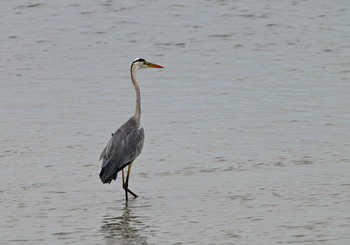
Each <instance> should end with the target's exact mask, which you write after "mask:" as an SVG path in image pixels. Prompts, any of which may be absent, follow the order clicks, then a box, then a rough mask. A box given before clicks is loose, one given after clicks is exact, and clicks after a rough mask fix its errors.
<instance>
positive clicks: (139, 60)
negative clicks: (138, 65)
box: [133, 58, 146, 63]
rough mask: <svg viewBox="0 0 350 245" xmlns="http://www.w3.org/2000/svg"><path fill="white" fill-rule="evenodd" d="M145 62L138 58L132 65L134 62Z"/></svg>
mask: <svg viewBox="0 0 350 245" xmlns="http://www.w3.org/2000/svg"><path fill="white" fill-rule="evenodd" d="M145 61H146V60H145V59H143V58H138V59H136V60H134V62H133V63H135V62H145Z"/></svg>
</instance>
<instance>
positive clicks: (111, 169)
mask: <svg viewBox="0 0 350 245" xmlns="http://www.w3.org/2000/svg"><path fill="white" fill-rule="evenodd" d="M128 122H129V121H128ZM128 122H127V123H126V124H124V125H123V126H122V127H121V128H119V129H118V130H117V131H116V132H115V133H114V134H113V136H112V138H111V139H110V140H109V142H108V144H107V145H106V147H105V148H104V149H103V151H102V153H101V155H100V160H101V159H103V161H102V168H101V172H100V178H101V181H102V182H103V183H110V182H111V181H112V180H113V179H114V180H115V179H116V178H117V173H118V172H119V171H120V170H122V169H123V168H124V167H125V166H127V165H128V164H130V163H132V162H133V161H134V160H135V159H136V157H138V156H139V155H140V153H141V151H142V147H143V142H144V131H143V128H138V127H137V125H133V124H132V125H129V124H128Z"/></svg>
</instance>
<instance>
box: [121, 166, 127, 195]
mask: <svg viewBox="0 0 350 245" xmlns="http://www.w3.org/2000/svg"><path fill="white" fill-rule="evenodd" d="M122 182H123V189H124V190H125V200H126V201H128V188H125V179H124V169H122Z"/></svg>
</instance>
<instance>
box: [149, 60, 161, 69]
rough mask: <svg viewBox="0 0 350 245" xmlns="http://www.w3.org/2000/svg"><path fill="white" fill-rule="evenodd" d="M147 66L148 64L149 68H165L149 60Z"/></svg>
mask: <svg viewBox="0 0 350 245" xmlns="http://www.w3.org/2000/svg"><path fill="white" fill-rule="evenodd" d="M145 66H146V67H147V68H164V67H163V66H160V65H157V64H153V63H151V62H147V61H146V63H145Z"/></svg>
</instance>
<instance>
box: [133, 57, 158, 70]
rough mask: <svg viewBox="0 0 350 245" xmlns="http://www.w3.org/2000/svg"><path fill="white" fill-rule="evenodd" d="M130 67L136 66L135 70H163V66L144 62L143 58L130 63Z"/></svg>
mask: <svg viewBox="0 0 350 245" xmlns="http://www.w3.org/2000/svg"><path fill="white" fill-rule="evenodd" d="M132 66H136V69H142V68H163V66H160V65H157V64H153V63H151V62H148V61H146V60H145V59H143V58H136V59H135V60H134V62H132Z"/></svg>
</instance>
